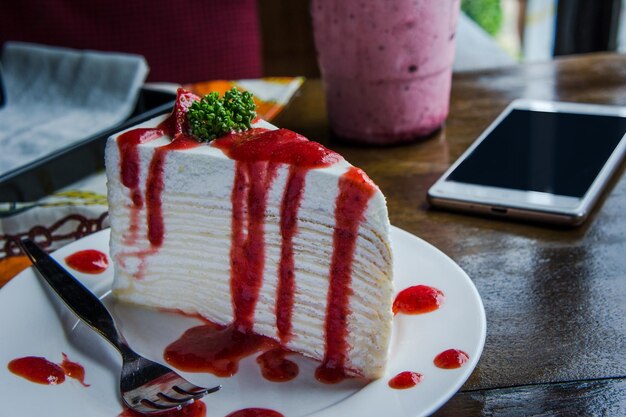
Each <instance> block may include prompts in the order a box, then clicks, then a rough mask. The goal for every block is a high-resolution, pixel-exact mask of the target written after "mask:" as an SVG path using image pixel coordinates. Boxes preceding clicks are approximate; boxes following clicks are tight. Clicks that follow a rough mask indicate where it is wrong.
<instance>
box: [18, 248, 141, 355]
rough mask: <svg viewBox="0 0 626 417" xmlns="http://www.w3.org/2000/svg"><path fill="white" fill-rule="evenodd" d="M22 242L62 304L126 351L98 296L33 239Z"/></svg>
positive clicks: (121, 349) (109, 314)
mask: <svg viewBox="0 0 626 417" xmlns="http://www.w3.org/2000/svg"><path fill="white" fill-rule="evenodd" d="M21 245H22V248H23V249H24V252H26V254H27V255H28V257H29V258H30V260H31V261H32V262H33V265H34V266H35V268H37V270H38V271H39V272H40V275H41V276H42V277H43V278H44V279H45V280H46V282H47V283H48V284H49V285H50V287H52V289H53V290H54V291H55V292H56V293H57V294H58V295H59V297H61V299H62V300H63V302H64V303H65V305H67V307H69V309H70V310H72V311H73V312H74V314H76V315H77V316H78V318H80V319H81V320H82V321H84V322H85V323H86V324H88V325H89V326H90V327H91V328H93V329H94V330H95V331H96V332H98V333H99V334H100V335H101V336H102V337H104V338H105V339H107V340H108V341H109V342H110V343H111V344H112V345H113V346H115V347H116V348H117V350H118V351H119V352H120V353H121V354H122V355H127V354H128V353H129V351H130V348H129V347H128V345H127V344H126V341H125V340H124V338H123V337H122V335H121V334H120V333H119V331H118V330H117V327H116V326H115V322H114V321H113V317H112V316H111V313H109V310H107V308H106V307H105V306H104V304H102V302H101V301H100V299H98V297H96V296H95V295H94V294H93V293H92V292H91V291H89V290H88V289H87V288H86V287H85V286H84V285H83V284H81V283H80V282H79V281H78V280H77V279H76V278H74V277H73V276H72V275H71V274H70V273H69V272H67V271H66V270H65V269H64V268H63V267H61V265H59V264H58V263H57V262H56V261H55V260H54V259H52V257H51V256H49V255H48V254H47V253H46V252H44V251H43V250H41V249H40V248H39V246H37V244H35V243H34V242H33V241H32V240H30V239H23V240H22V241H21Z"/></svg>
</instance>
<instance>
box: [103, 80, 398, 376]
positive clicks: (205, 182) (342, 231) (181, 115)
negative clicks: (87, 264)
mask: <svg viewBox="0 0 626 417" xmlns="http://www.w3.org/2000/svg"><path fill="white" fill-rule="evenodd" d="M195 100H198V97H196V96H194V95H193V94H191V93H188V92H185V91H183V90H179V94H178V101H177V105H176V106H175V108H174V111H173V113H172V114H171V115H170V116H167V117H165V116H163V117H160V118H157V119H153V120H150V121H148V122H146V123H144V124H142V125H139V126H137V127H136V128H133V129H131V130H128V131H125V132H122V133H120V134H119V135H116V136H112V137H110V138H109V140H108V142H107V145H106V173H107V178H108V199H109V210H110V211H109V215H110V219H111V242H110V246H111V247H110V249H111V256H112V259H113V262H114V265H115V281H114V287H113V288H114V294H115V296H117V297H118V298H119V299H121V300H123V301H127V302H131V303H135V304H140V305H145V306H150V307H157V308H165V309H175V310H180V311H182V312H184V313H187V314H193V315H200V316H202V317H203V318H205V319H207V320H210V321H212V322H215V323H218V324H222V325H227V324H234V325H235V326H236V328H237V329H238V330H241V331H243V332H254V333H257V334H261V335H264V336H268V337H270V338H272V339H275V340H276V341H278V342H279V343H280V344H281V345H282V346H284V347H285V348H286V349H289V350H292V351H295V352H299V353H302V354H303V355H305V356H308V357H311V358H314V359H317V360H319V361H321V362H322V363H323V364H324V365H325V366H327V367H330V368H338V369H342V370H344V371H345V372H346V374H348V375H357V376H362V377H365V378H378V377H380V376H382V374H383V371H384V368H385V364H386V362H387V357H388V347H389V342H390V336H391V322H392V310H391V305H392V301H393V300H392V297H393V286H392V253H391V247H390V242H389V227H390V226H389V219H388V215H387V207H386V203H385V198H384V196H383V194H382V193H381V192H380V190H379V189H378V187H377V186H376V185H375V184H374V183H373V182H372V181H371V180H370V179H369V178H368V177H367V175H365V173H364V172H363V171H361V170H360V169H358V168H356V167H354V166H352V165H350V164H349V163H348V162H346V161H345V160H344V159H343V158H342V157H341V156H340V155H338V154H336V153H335V152H332V151H330V150H328V149H326V148H324V147H323V146H322V145H320V144H318V143H316V142H312V141H309V140H307V139H306V138H304V137H303V136H301V135H298V134H296V133H294V132H292V131H289V130H286V129H276V128H275V127H273V126H271V125H269V124H268V123H265V122H262V121H257V122H256V123H254V124H253V128H252V129H250V130H247V131H244V132H241V133H231V134H227V135H226V136H224V137H221V138H218V139H216V140H214V141H213V142H211V143H200V142H198V141H196V140H194V139H193V138H192V137H191V136H189V134H188V133H189V125H188V122H187V121H186V118H185V117H186V111H187V108H188V107H189V105H190V103H191V102H193V101H195Z"/></svg>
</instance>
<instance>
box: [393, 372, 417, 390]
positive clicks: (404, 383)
mask: <svg viewBox="0 0 626 417" xmlns="http://www.w3.org/2000/svg"><path fill="white" fill-rule="evenodd" d="M421 381H422V374H418V373H417V372H411V371H404V372H400V373H399V374H398V375H396V376H394V377H393V378H391V379H390V380H389V383H388V384H389V386H390V387H391V388H393V389H407V388H412V387H414V386H416V385H417V384H419V383H420V382H421Z"/></svg>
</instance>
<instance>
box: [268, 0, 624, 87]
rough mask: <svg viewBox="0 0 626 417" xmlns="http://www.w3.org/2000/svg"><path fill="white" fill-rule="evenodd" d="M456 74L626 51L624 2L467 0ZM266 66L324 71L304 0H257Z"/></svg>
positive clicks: (277, 70)
mask: <svg viewBox="0 0 626 417" xmlns="http://www.w3.org/2000/svg"><path fill="white" fill-rule="evenodd" d="M461 10H462V11H463V15H462V16H461V18H460V20H459V29H458V36H457V62H456V64H455V70H456V71H465V70H476V69H483V68H488V67H494V66H500V65H510V64H515V63H516V62H533V61H542V60H549V59H552V58H553V57H555V56H561V55H569V54H578V53H588V52H597V51H620V52H626V0H560V1H559V0H462V1H461ZM259 14H260V17H261V23H262V25H261V27H262V35H263V57H264V71H265V73H266V74H269V75H279V74H283V75H294V74H300V75H306V76H316V75H319V70H318V69H317V64H316V62H315V52H314V51H315V49H314V46H313V40H312V35H311V26H310V22H309V20H308V16H307V14H308V1H306V0H295V1H294V0H291V1H290V0H282V1H276V0H259Z"/></svg>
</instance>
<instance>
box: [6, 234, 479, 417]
mask: <svg viewBox="0 0 626 417" xmlns="http://www.w3.org/2000/svg"><path fill="white" fill-rule="evenodd" d="M391 237H392V241H393V252H394V258H395V260H394V274H395V275H394V283H395V287H396V292H399V291H401V290H402V289H404V288H407V287H409V286H412V285H417V284H425V285H429V286H433V287H436V288H438V289H440V290H441V291H443V293H444V294H445V302H444V304H443V305H442V306H441V308H440V309H439V310H436V311H434V312H431V313H427V314H422V315H414V316H408V315H402V314H398V315H397V316H396V317H395V318H394V328H393V339H392V344H391V356H390V358H391V359H390V362H389V364H388V367H387V373H386V375H385V376H384V377H383V378H381V379H379V380H376V381H373V382H370V383H369V384H366V383H364V382H362V381H358V380H348V381H344V382H342V383H340V384H337V385H326V384H321V383H318V382H316V381H315V379H314V378H313V373H314V370H315V367H316V366H317V365H316V363H315V362H313V361H311V360H308V359H305V358H299V357H298V358H294V357H293V356H290V359H292V360H294V361H295V362H297V363H298V365H299V367H300V373H299V375H298V377H297V378H296V379H294V380H292V381H289V382H286V383H273V382H269V381H266V380H265V379H263V378H262V377H261V375H260V371H259V367H258V365H257V364H256V362H255V360H254V358H247V359H244V360H243V361H242V362H241V364H240V368H239V373H237V374H236V375H235V376H234V377H231V378H217V377H215V376H213V375H209V374H190V373H187V374H184V375H185V376H187V377H188V378H189V379H190V380H192V381H193V382H196V383H198V384H201V385H202V384H206V385H205V386H213V385H215V384H217V383H220V384H222V386H223V389H222V390H221V391H220V392H219V393H217V394H213V395H210V396H208V397H206V398H205V399H204V400H203V401H204V402H205V403H206V405H207V417H224V416H226V415H227V414H228V413H230V412H232V411H234V410H238V409H243V408H248V407H260V408H269V409H273V410H276V411H278V412H280V413H282V414H284V415H285V417H300V416H315V417H340V416H346V415H358V416H359V417H380V416H383V415H388V416H396V417H417V416H423V415H428V414H430V413H432V412H434V411H435V410H436V409H437V408H439V407H441V406H442V405H443V404H444V403H445V402H446V401H447V400H448V399H449V398H450V397H451V396H452V395H453V394H454V393H455V392H456V391H457V390H458V389H459V388H460V387H461V386H462V385H463V383H464V382H465V381H466V380H467V378H468V377H469V375H470V374H471V372H472V370H473V369H474V367H475V366H476V364H477V362H478V359H479V357H480V354H481V352H482V349H483V344H484V341H485V331H486V322H485V312H484V308H483V305H482V301H481V299H480V296H479V294H478V292H477V291H476V288H475V287H474V285H473V284H472V281H471V280H470V279H469V277H468V276H467V275H466V274H465V272H463V270H462V269H461V268H460V267H459V266H457V265H456V264H455V263H454V262H453V261H452V260H451V259H450V258H448V257H447V256H446V255H444V254H443V253H442V252H440V251H439V250H437V249H436V248H434V247H433V246H431V245H429V244H428V243H426V242H424V241H423V240H421V239H419V238H417V237H415V236H413V235H411V234H409V233H407V232H404V231H402V230H400V229H398V228H392V231H391ZM108 241H109V232H108V230H105V231H102V232H99V233H96V234H93V235H91V236H88V237H86V238H84V239H81V240H79V241H77V242H74V243H72V244H70V245H68V246H66V247H64V248H62V249H60V250H58V251H57V252H55V254H54V257H55V258H56V259H57V260H60V261H61V263H63V262H62V260H63V259H64V258H65V257H67V256H68V255H70V254H72V253H74V252H76V251H78V250H83V249H97V250H100V251H102V252H104V253H108ZM75 275H76V276H77V277H78V278H79V279H80V280H81V281H82V282H83V283H84V284H85V285H86V286H87V287H89V288H90V289H91V290H92V291H93V292H95V293H96V294H97V295H99V296H103V295H104V300H105V302H106V303H107V304H108V305H109V307H110V308H111V309H112V311H113V312H114V314H115V315H116V316H117V317H118V319H119V321H120V322H121V324H122V328H123V332H124V333H125V335H126V337H127V339H128V340H129V342H130V344H131V346H133V347H135V348H136V350H138V351H139V352H141V353H143V354H145V355H146V356H148V357H151V358H152V359H155V360H157V361H161V362H162V353H163V349H164V347H165V346H166V345H168V344H169V343H171V342H172V341H174V340H175V339H176V338H178V337H179V336H180V335H181V334H182V333H183V331H184V330H185V329H187V328H189V327H192V326H194V325H197V324H199V323H200V322H199V320H197V319H194V318H189V317H181V316H179V315H176V314H169V313H163V312H157V311H152V310H144V309H141V308H138V307H129V306H125V305H121V304H116V303H115V302H114V301H113V300H111V297H109V296H107V295H106V294H107V293H108V290H109V288H110V286H111V283H112V279H113V271H112V267H109V268H108V270H107V271H105V272H104V273H102V274H100V275H86V274H80V273H75ZM0 318H1V322H0V337H1V339H2V342H1V345H2V349H0V365H2V366H0V392H2V397H3V398H4V401H3V402H2V403H3V404H2V406H1V408H0V414H2V415H7V416H18V415H19V416H22V417H39V416H42V415H53V416H63V417H91V416H93V417H116V416H118V415H119V413H120V412H121V411H122V406H121V404H120V401H119V399H118V394H117V380H118V374H119V369H120V359H119V356H118V355H117V353H116V352H115V351H114V350H113V348H112V347H110V346H109V345H108V344H107V343H106V342H105V341H104V339H101V338H100V337H99V336H98V335H96V334H95V333H94V332H93V331H92V330H90V329H89V328H87V327H86V326H85V325H84V324H82V323H80V322H79V323H77V321H76V318H75V317H74V316H73V315H72V314H71V313H70V312H69V311H68V310H67V309H66V308H65V306H63V305H62V304H61V303H60V302H59V301H58V299H57V298H56V296H55V295H53V294H52V293H51V292H50V290H49V289H48V288H47V287H46V286H45V284H42V283H41V282H40V281H39V279H38V278H37V277H36V276H35V274H34V272H33V270H32V269H28V270H26V271H24V272H23V273H21V274H20V275H19V276H18V277H16V278H15V279H13V280H12V281H11V282H10V283H9V284H7V285H6V286H5V287H4V288H3V289H2V290H0ZM449 348H456V349H461V350H463V351H465V352H467V353H468V354H469V358H470V359H469V361H468V362H467V363H466V364H465V365H464V366H463V367H461V368H459V369H452V370H443V369H439V368H437V367H435V365H434V364H433V359H434V357H435V356H436V355H437V354H438V353H440V352H442V351H444V350H446V349H449ZM62 352H63V353H65V354H67V355H68V357H69V359H70V360H73V361H76V362H79V363H80V364H82V365H83V366H84V367H85V382H86V383H87V384H90V386H89V387H84V386H82V385H81V384H80V383H79V382H78V381H76V380H74V379H71V378H67V379H66V381H65V383H63V384H60V385H56V386H51V385H39V384H35V383H32V382H29V381H27V380H25V379H23V378H21V377H18V376H16V375H15V374H13V373H11V372H10V371H9V370H8V369H7V364H8V363H9V362H10V361H11V360H12V359H15V358H19V357H23V356H43V357H45V358H47V359H48V360H50V361H52V362H56V363H60V362H61V360H62ZM407 370H408V371H415V372H419V373H420V374H422V375H423V379H422V382H420V383H419V384H418V385H416V386H415V387H413V388H410V389H406V390H395V389H391V388H389V386H388V381H389V379H390V378H391V377H393V376H394V375H396V374H397V373H399V372H402V371H407Z"/></svg>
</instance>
